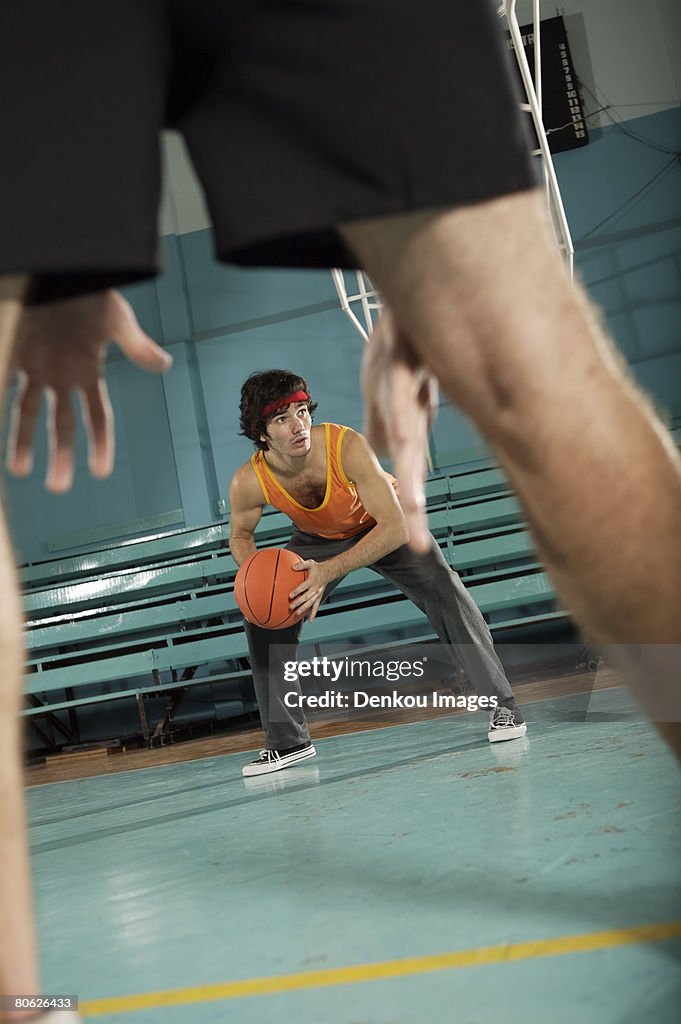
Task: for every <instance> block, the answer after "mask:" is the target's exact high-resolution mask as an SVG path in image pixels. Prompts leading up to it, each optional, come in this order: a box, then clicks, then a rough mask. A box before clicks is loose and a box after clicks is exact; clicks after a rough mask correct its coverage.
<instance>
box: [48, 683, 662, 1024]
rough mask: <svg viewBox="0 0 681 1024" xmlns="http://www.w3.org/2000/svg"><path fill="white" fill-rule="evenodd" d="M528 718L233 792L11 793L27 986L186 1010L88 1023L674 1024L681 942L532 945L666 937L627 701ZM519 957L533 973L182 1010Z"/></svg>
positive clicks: (649, 812) (232, 777)
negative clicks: (380, 969)
mask: <svg viewBox="0 0 681 1024" xmlns="http://www.w3.org/2000/svg"><path fill="white" fill-rule="evenodd" d="M524 710H525V713H526V717H527V720H528V723H529V733H528V737H527V738H526V740H517V741H512V742H510V743H505V744H497V745H490V744H488V743H487V740H486V729H485V722H486V716H485V715H484V713H478V714H474V715H468V716H465V717H457V718H454V719H452V718H450V719H447V718H442V719H438V720H436V721H431V722H420V723H417V724H412V725H401V726H397V727H394V728H389V729H381V730H377V731H373V732H362V733H355V734H352V735H346V736H337V737H334V738H332V739H324V740H321V741H319V742H318V743H317V749H318V756H317V758H316V759H314V760H310V761H307V762H304V763H303V764H301V765H299V766H298V767H294V768H291V769H288V770H287V771H285V772H282V773H280V774H276V775H272V776H269V777H266V778H261V779H256V780H252V781H250V780H249V781H247V780H244V779H243V778H242V777H241V774H240V768H241V765H242V764H243V763H244V761H245V760H248V759H249V756H248V755H246V756H244V755H243V754H239V755H229V756H224V757H213V758H210V759H206V760H202V761H194V762H185V763H182V764H176V765H170V766H165V767H158V768H150V769H145V770H142V771H136V772H126V773H123V774H117V775H112V776H106V777H97V778H91V779H85V780H79V781H73V782H65V783H58V784H53V785H49V786H39V787H36V788H34V789H32V790H30V791H29V793H28V800H29V810H30V817H31V823H32V824H31V839H32V849H33V865H34V878H35V890H36V902H37V908H38V915H39V924H40V933H41V942H42V964H43V987H44V989H45V990H46V991H51V992H64V993H77V994H78V995H79V996H80V998H81V1000H83V1001H92V1000H99V999H103V998H106V997H118V996H128V995H129V996H134V997H139V996H141V995H142V994H144V993H147V992H172V991H173V990H177V989H183V988H188V989H190V990H192V991H190V992H189V993H185V995H184V996H183V997H182V998H183V999H184V1000H185V1001H184V1002H181V1003H180V1004H179V1005H174V1006H165V1007H163V1008H159V1007H156V1008H153V1009H136V1010H135V1009H132V1010H121V1011H120V1012H105V1013H101V1014H97V1015H92V1017H91V1019H92V1020H96V1021H101V1022H102V1024H105V1022H112V1024H113V1022H116V1024H119V1022H130V1024H142V1022H149V1024H161V1022H168V1024H179V1022H181V1021H182V1022H186V1021H191V1022H192V1024H207V1022H209V1021H210V1022H212V1021H230V1022H231V1024H251V1022H252V1024H275V1022H276V1024H279V1022H286V1024H288V1022H289V1021H295V1022H297V1024H424V1022H426V1021H433V1020H447V1021H457V1022H461V1024H472V1022H475V1024H487V1022H489V1024H498V1022H500V1021H504V1022H511V1024H514V1022H518V1024H520V1022H522V1024H534V1022H536V1024H563V1022H564V1024H572V1022H579V1024H592V1022H593V1024H596V1022H598V1024H608V1022H618V1024H624V1022H627V1024H628V1022H632V1024H633V1022H637V1024H638V1022H640V1021H646V1022H648V1021H650V1022H655V1024H667V1022H669V1024H671V1022H674V1024H676V1022H677V1021H678V1020H679V1006H680V1005H681V969H680V961H681V940H680V939H679V938H668V939H665V940H660V941H640V942H636V943H634V944H626V945H614V944H613V943H614V942H615V941H616V939H611V938H608V937H606V938H605V939H603V940H602V942H601V941H600V940H599V942H600V944H601V945H602V947H603V948H598V949H592V950H588V949H583V946H582V945H580V943H581V941H582V940H580V943H578V946H579V948H580V949H583V951H577V952H569V953H565V954H563V955H557V954H556V952H555V950H556V948H557V947H556V945H555V944H553V945H551V941H552V940H557V939H560V938H561V937H565V936H581V935H593V934H595V933H602V932H612V931H615V932H620V931H621V930H627V929H631V928H634V927H636V926H639V925H655V924H659V923H665V922H671V921H678V920H679V919H681V897H680V892H679V881H680V879H681V867H680V865H681V841H680V840H681V824H680V822H681V815H680V813H679V812H680V810H681V786H680V779H681V775H680V773H679V771H678V768H677V766H676V763H675V761H674V759H673V757H672V756H671V754H670V753H669V752H668V751H667V750H666V748H665V747H664V746H663V745H662V744H661V742H660V741H659V740H658V738H657V735H656V733H655V732H654V730H653V729H652V727H651V726H649V725H648V724H647V723H646V722H644V721H642V720H641V717H640V715H639V713H638V711H637V710H636V709H635V707H634V705H633V703H632V701H631V699H630V697H629V696H628V694H627V693H626V692H625V691H622V690H608V691H600V692H599V693H597V694H595V695H594V697H593V698H592V699H591V700H590V703H589V700H588V698H585V697H567V698H562V699H559V700H552V701H543V702H540V703H535V704H528V705H526V706H525V708H524ZM587 712H588V714H587ZM585 714H586V720H585ZM678 934H679V930H678V929H677V935H678ZM529 940H546V941H548V942H549V946H548V947H547V948H546V950H545V951H544V952H548V953H549V954H550V955H543V956H539V955H537V952H539V951H540V950H536V951H535V952H534V953H533V954H532V955H528V954H527V951H526V950H525V947H520V952H519V955H521V956H522V958H521V959H517V960H513V961H509V962H483V963H480V964H479V965H475V966H457V965H456V964H455V965H453V966H448V967H446V968H445V969H440V970H427V971H426V970H425V969H424V965H423V964H421V965H420V966H419V965H416V966H413V965H412V967H411V968H409V971H410V973H406V974H403V975H402V976H400V977H394V978H389V979H387V980H386V979H384V978H379V979H377V980H366V981H361V982H359V983H357V982H356V983H348V982H347V981H344V980H343V978H342V976H341V977H340V978H339V977H338V976H334V977H333V978H332V979H331V981H332V983H331V984H326V985H322V984H321V983H320V981H319V979H317V980H315V979H312V981H313V987H310V988H307V989H304V990H294V991H283V992H275V993H273V994H255V995H245V996H244V995H241V996H238V997H234V996H229V995H225V994H224V993H223V995H222V997H221V998H217V999H216V998H213V999H212V1000H210V1001H207V1002H202V1001H199V1000H200V995H201V991H200V989H201V986H206V985H214V984H218V983H227V982H232V981H238V980H241V979H251V978H266V979H269V978H272V977H274V976H285V977H288V976H291V975H293V976H300V975H301V974H306V973H307V972H315V971H320V970H325V969H337V968H346V967H350V966H353V965H361V964H368V965H375V964H377V963H380V962H383V961H399V960H402V959H403V958H408V957H432V956H434V955H436V954H443V953H455V952H457V951H465V950H475V949H479V948H486V947H491V946H498V945H500V944H511V945H513V944H518V943H524V942H527V941H529ZM523 950H525V951H524V952H523ZM482 956H483V959H484V957H485V954H482ZM404 966H405V965H402V968H403V969H404ZM406 966H407V967H409V965H406ZM426 966H430V967H432V966H433V964H432V961H427V962H426ZM398 969H399V967H398ZM327 980H328V979H327ZM133 1005H137V1006H139V999H137V1002H136V1003H134V1002H133ZM89 1009H91V1008H89V1007H88V1006H87V1003H86V1006H85V1010H86V1011H89ZM94 1009H97V1007H94ZM87 1015H88V1018H89V1017H90V1013H89V1012H88V1014H87Z"/></svg>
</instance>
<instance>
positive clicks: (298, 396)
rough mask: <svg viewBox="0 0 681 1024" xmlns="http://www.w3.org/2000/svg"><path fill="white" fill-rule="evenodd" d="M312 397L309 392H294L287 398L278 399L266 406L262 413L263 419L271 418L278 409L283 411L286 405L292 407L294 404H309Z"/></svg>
mask: <svg viewBox="0 0 681 1024" xmlns="http://www.w3.org/2000/svg"><path fill="white" fill-rule="evenodd" d="M309 400H310V396H309V395H308V393H307V391H294V392H293V393H292V394H290V395H286V397H285V398H278V399H277V400H276V402H270V403H269V405H266V406H265V408H264V409H263V411H262V416H263V419H266V418H267V417H268V416H271V415H272V413H273V412H276V411H277V409H283V407H284V406H285V405H292V403H293V402H309Z"/></svg>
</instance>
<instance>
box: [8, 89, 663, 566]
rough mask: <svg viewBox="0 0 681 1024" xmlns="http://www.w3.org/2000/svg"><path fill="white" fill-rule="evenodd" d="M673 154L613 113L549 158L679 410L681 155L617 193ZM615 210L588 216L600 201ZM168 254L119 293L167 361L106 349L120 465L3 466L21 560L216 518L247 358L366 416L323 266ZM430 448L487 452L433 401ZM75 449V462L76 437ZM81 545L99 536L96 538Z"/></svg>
mask: <svg viewBox="0 0 681 1024" xmlns="http://www.w3.org/2000/svg"><path fill="white" fill-rule="evenodd" d="M625 128H626V129H627V130H632V131H635V132H636V133H637V134H639V135H641V136H643V137H646V138H649V139H652V140H654V141H655V142H656V143H657V144H659V145H660V146H661V147H662V148H666V149H670V150H671V149H676V150H677V151H678V150H679V149H681V110H679V109H676V110H672V111H666V112H664V113H661V114H655V115H653V116H651V117H647V118H639V119H637V120H636V121H635V122H629V123H628V125H626V126H625ZM670 161H671V156H670V154H669V153H665V152H660V151H659V150H657V149H651V148H650V147H649V146H647V145H644V144H642V143H641V142H638V141H635V140H633V139H631V138H628V137H627V136H626V135H624V134H623V132H622V131H620V130H619V129H616V128H610V129H605V130H603V131H601V132H598V133H595V134H594V136H593V141H592V142H591V144H590V145H589V146H588V147H586V148H585V149H581V150H578V151H575V152H572V153H566V154H562V155H560V156H559V157H558V159H557V170H558V174H559V177H560V182H561V188H562V190H563V195H564V199H565V205H566V209H567V211H568V215H569V219H570V223H571V227H572V231H573V236H574V238H575V241H576V243H577V250H578V252H577V265H578V268H579V272H580V274H581V276H582V277H583V280H584V281H585V283H586V285H587V287H588V288H589V290H590V291H591V293H592V294H593V296H594V298H595V299H596V300H597V301H598V302H599V303H600V304H601V305H602V307H603V310H604V313H605V317H606V319H607V322H608V324H609V326H610V329H611V330H612V331H613V333H614V335H615V337H616V340H617V342H618V344H619V346H620V348H621V349H622V351H623V352H624V353H625V355H626V356H627V358H628V359H629V360H630V362H631V363H632V365H633V368H634V372H635V373H636V375H637V376H638V378H639V379H640V380H641V381H642V383H643V384H644V386H645V387H646V388H647V389H648V390H649V391H650V392H651V393H652V394H653V395H654V396H655V397H656V400H657V401H658V403H659V404H660V405H661V406H662V407H663V408H664V409H665V410H666V411H667V413H668V417H669V419H670V420H675V421H677V420H679V418H681V340H680V330H679V323H680V322H681V317H680V315H679V314H680V312H681V255H680V253H681V188H680V183H681V168H680V167H679V163H678V160H677V162H676V164H675V165H674V166H671V163H670V166H669V168H668V169H667V171H666V172H665V173H664V174H662V176H661V177H660V179H659V180H658V182H657V184H656V185H655V186H654V187H652V188H651V189H649V190H647V191H646V190H645V189H644V191H643V192H642V193H641V195H640V196H639V197H638V198H636V199H635V200H634V201H633V202H632V203H629V204H627V200H628V199H629V198H630V197H632V196H634V195H635V193H636V192H637V191H638V190H639V189H641V188H642V186H644V185H645V183H646V182H648V181H649V180H650V179H651V178H652V177H653V176H654V175H655V174H657V173H658V171H660V170H661V169H663V168H664V166H665V164H666V163H667V162H670ZM620 208H623V209H622V210H621V212H619V213H617V216H616V217H614V218H613V219H611V220H608V221H607V223H605V224H603V225H602V226H601V227H599V228H597V230H596V231H592V230H591V229H593V228H594V227H595V226H596V225H597V224H599V223H600V222H601V221H603V220H604V219H605V218H606V217H608V215H609V214H611V213H613V212H616V211H619V210H620ZM164 256H165V265H166V270H165V272H164V274H163V275H162V277H160V278H159V280H158V281H157V282H149V283H146V284H143V285H139V286H136V287H135V288H131V289H128V290H127V292H126V294H127V295H128V297H129V298H130V300H131V301H132V303H133V305H134V306H135V309H136V310H137V312H138V315H139V317H140V320H141V322H142V325H143V326H144V327H145V328H146V329H147V330H148V331H149V332H150V333H151V334H153V335H154V337H156V338H158V339H159V340H160V341H161V342H162V343H163V344H165V345H166V346H167V347H168V348H169V350H170V351H171V352H172V353H173V355H174V357H175V367H174V369H173V370H172V371H171V373H170V374H169V375H168V376H167V377H165V378H164V379H162V380H161V379H158V378H154V377H150V376H148V375H146V374H143V373H142V372H141V371H138V370H135V369H134V368H132V367H130V366H129V365H128V364H127V363H125V361H123V360H122V359H121V358H120V357H118V356H117V355H116V354H115V353H112V356H111V358H110V366H109V381H110V387H111V392H112V400H113V404H114V407H115V410H116V415H117V444H118V460H117V468H116V472H115V474H114V476H113V477H112V479H111V480H109V481H106V482H103V483H102V482H94V481H91V480H90V479H89V478H88V477H87V475H86V473H85V471H84V469H83V468H81V470H80V473H79V476H78V479H77V482H76V485H75V486H74V489H73V492H72V493H71V494H70V495H68V496H65V497H61V498H56V497H52V496H50V495H48V494H47V493H46V492H45V491H44V490H43V489H42V484H41V479H42V475H43V473H44V464H45V451H44V441H43V440H42V431H41V432H40V434H39V442H38V456H37V461H36V475H35V476H34V477H33V478H32V479H30V480H28V481H14V480H9V481H8V482H7V494H8V503H9V509H10V519H11V523H12V529H13V532H14V537H15V540H16V543H17V546H18V551H19V557H20V560H21V561H27V560H39V559H41V558H45V557H48V551H47V547H46V544H47V541H48V540H50V539H51V538H54V537H58V536H59V535H61V534H65V533H72V532H74V531H78V530H83V531H85V530H87V529H90V528H93V527H99V526H104V525H109V524H119V525H120V527H121V533H123V532H124V529H125V526H124V524H125V523H127V522H129V521H131V520H135V519H138V518H140V517H143V516H149V515H154V514H156V513H160V512H165V511H170V510H173V509H178V508H181V509H183V511H184V522H185V524H186V525H187V526H195V525H201V524H204V523H208V522H211V521H214V520H215V519H216V518H218V515H217V512H216V509H215V502H216V500H217V499H219V498H226V496H227V490H228V484H229V479H230V477H231V475H232V473H233V472H234V471H235V469H236V468H237V467H238V465H239V464H240V463H241V462H242V461H244V460H245V459H246V458H248V456H249V455H250V452H251V451H252V448H251V446H250V444H249V442H247V441H246V440H245V439H244V438H241V437H239V436H238V397H239V389H240V386H241V383H242V381H243V379H244V378H245V377H246V376H247V375H248V374H249V373H251V372H252V371H253V370H256V369H262V368H264V367H268V366H284V367H289V368H291V369H293V370H294V371H295V372H298V373H301V374H302V375H303V376H305V377H306V378H307V379H308V382H309V384H310V387H311V389H312V391H313V393H314V396H315V398H316V399H317V401H319V403H320V408H319V412H318V419H330V420H340V421H341V422H344V423H348V424H350V425H352V426H355V427H359V426H360V424H361V403H360V399H359V391H358V372H359V362H360V358H361V350H362V344H363V343H362V341H361V339H360V337H359V335H358V334H357V333H356V331H355V330H354V328H353V327H352V325H351V324H350V322H349V321H348V319H347V318H346V317H345V315H344V314H343V313H342V312H341V310H340V308H339V306H338V302H337V299H336V295H335V291H334V288H333V285H332V282H331V278H330V275H329V274H328V273H326V272H294V271H278V272H272V271H246V270H239V269H236V268H230V267H221V266H218V265H217V264H215V263H214V262H213V260H212V256H211V239H210V233H209V232H207V231H198V232H195V233H193V234H188V235H183V236H181V237H180V238H175V237H169V238H166V239H164ZM433 448H434V452H435V456H436V461H438V462H439V463H440V464H442V465H445V464H450V465H451V464H458V463H468V462H471V461H474V460H475V459H478V458H481V457H483V456H484V455H485V452H486V449H485V448H484V446H483V445H482V444H481V442H480V438H479V437H478V435H477V433H476V432H475V431H474V430H473V428H472V427H470V425H469V424H467V423H466V421H465V420H464V419H463V418H462V417H461V416H460V415H459V414H458V413H457V412H455V411H454V410H452V409H450V408H447V407H445V408H443V410H442V411H441V415H440V418H439V420H438V422H437V423H436V425H435V429H434V433H433ZM79 456H80V463H81V467H83V466H84V464H85V460H84V451H83V438H82V435H81V437H80V438H79ZM90 546H97V545H93V544H91V545H90Z"/></svg>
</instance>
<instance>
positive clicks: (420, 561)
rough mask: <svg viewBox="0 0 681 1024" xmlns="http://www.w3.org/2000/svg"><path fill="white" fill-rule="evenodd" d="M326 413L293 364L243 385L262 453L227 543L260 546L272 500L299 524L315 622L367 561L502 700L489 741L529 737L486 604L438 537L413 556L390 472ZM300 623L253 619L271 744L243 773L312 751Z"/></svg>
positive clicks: (248, 548)
mask: <svg viewBox="0 0 681 1024" xmlns="http://www.w3.org/2000/svg"><path fill="white" fill-rule="evenodd" d="M316 408H317V405H316V403H315V402H313V401H312V398H311V396H310V391H309V388H308V386H307V384H306V383H305V381H304V380H303V378H302V377H299V376H296V375H295V374H293V373H290V372H289V371H287V370H264V371H261V372H258V373H254V374H252V375H251V376H250V377H249V378H248V380H247V381H246V382H245V383H244V385H243V387H242V389H241V406H240V412H241V430H242V433H243V434H245V436H246V437H248V438H250V440H251V441H253V442H254V444H255V446H256V448H257V451H256V453H255V455H253V457H252V458H251V459H250V460H249V461H248V462H247V463H245V464H244V465H243V466H241V468H240V469H238V470H237V472H236V473H235V474H234V477H233V479H232V482H231V486H230V490H229V499H230V505H231V520H230V523H231V531H230V539H229V545H230V550H231V552H232V555H233V556H234V558H235V560H236V562H237V564H238V565H241V563H242V562H244V561H245V560H246V559H247V558H248V557H249V556H250V555H252V554H253V553H254V552H255V550H256V546H255V540H254V536H253V534H254V530H255V527H256V526H257V524H258V522H259V520H260V517H261V515H262V512H263V508H264V507H265V505H273V506H274V508H277V509H279V511H280V512H285V513H286V515H287V516H288V517H289V518H290V519H291V522H292V523H293V525H294V527H295V533H294V534H293V535H292V537H291V539H290V540H289V542H288V544H287V545H286V546H287V548H288V549H289V550H291V551H295V552H296V553H297V554H299V555H300V556H301V561H300V562H299V563H298V565H297V566H295V568H297V569H299V570H303V569H306V570H307V578H306V579H305V580H304V581H303V582H302V583H300V585H299V586H297V587H296V588H295V589H294V590H293V591H292V593H291V610H292V611H293V610H295V611H297V612H298V613H299V614H301V615H309V616H310V621H312V620H313V619H314V617H315V615H316V613H317V609H318V608H319V605H320V603H321V602H322V601H323V600H324V599H325V598H328V597H329V596H330V594H331V593H332V592H333V590H334V589H335V587H337V586H338V584H339V583H340V582H341V580H342V579H343V577H344V576H346V575H347V574H348V573H349V572H352V570H353V569H360V568H362V567H364V566H370V567H371V568H372V569H375V570H376V572H378V573H380V574H381V575H382V576H385V578H386V579H388V580H390V581H391V582H392V583H394V584H395V585H396V586H397V587H399V589H400V590H401V591H402V592H403V593H404V594H406V596H407V597H408V598H410V599H411V600H412V601H413V602H414V604H416V605H417V606H418V607H419V608H420V609H421V610H422V611H424V612H425V613H426V615H427V616H428V619H429V621H430V624H431V625H432V627H433V629H434V630H435V632H436V633H437V635H438V636H439V638H440V640H441V641H442V643H443V644H446V645H448V647H450V648H452V649H453V651H454V655H455V657H456V659H457V660H458V661H459V662H460V664H461V666H462V667H463V669H464V671H465V672H466V675H467V676H468V679H469V681H470V683H471V684H472V686H473V687H474V689H475V690H476V692H477V693H478V694H481V695H482V694H484V695H485V696H486V697H492V698H495V700H494V702H491V701H490V703H489V704H488V705H487V706H490V707H491V706H493V704H496V705H497V706H496V707H494V710H493V711H491V712H490V724H489V731H488V738H489V740H490V741H491V742H496V741H498V740H511V739H517V738H518V737H520V736H524V735H525V733H526V731H527V726H526V724H525V721H524V719H523V716H522V713H521V712H520V709H519V708H518V707H517V705H516V703H515V699H514V697H513V693H512V691H511V687H510V684H509V682H508V680H507V679H506V676H505V674H504V670H503V668H502V666H501V663H500V662H499V659H498V658H497V656H496V654H495V652H494V648H493V645H492V638H491V636H490V632H489V630H488V628H487V625H486V623H485V621H484V619H483V617H482V615H481V614H480V612H479V610H478V609H477V608H476V606H475V604H474V603H473V600H472V598H471V597H470V595H469V594H468V591H467V590H466V588H465V587H464V586H463V584H462V583H461V580H460V579H459V577H458V576H457V574H456V573H455V572H452V570H451V569H450V568H449V566H448V565H447V563H446V561H445V559H444V557H443V556H442V553H441V551H440V547H439V545H438V544H437V542H436V540H435V539H434V538H433V537H432V536H430V535H429V536H430V545H429V547H428V550H427V551H426V552H424V553H423V554H421V555H415V554H414V553H413V552H412V551H411V550H410V549H409V547H408V546H407V540H408V533H407V528H406V522H405V519H404V514H403V512H402V510H401V509H400V506H399V503H398V501H397V498H396V496H395V491H394V488H393V486H392V483H391V479H392V478H391V477H389V476H388V475H387V474H386V473H385V472H384V471H383V470H382V469H381V466H380V465H379V463H378V461H377V459H376V456H375V455H374V453H373V452H372V450H371V449H370V447H369V445H368V444H367V442H366V441H365V439H364V438H363V437H362V435H361V434H358V433H356V432H355V431H354V430H351V429H349V428H348V427H342V426H339V425H338V424H335V423H322V424H321V425H320V426H313V425H312V414H313V413H314V410H315V409H316ZM301 626H302V622H299V623H297V624H296V625H294V626H289V627H288V628H286V629H277V630H272V629H262V628H261V627H260V626H254V625H253V624H251V623H250V622H245V628H246V635H247V637H248V645H249V650H250V655H251V668H252V671H253V682H254V685H255V692H256V697H257V699H258V706H259V708H260V717H261V719H262V725H263V729H264V732H265V743H266V747H265V749H264V750H262V751H261V753H260V756H259V757H258V758H257V760H255V761H254V762H252V763H251V764H249V765H246V766H245V767H244V769H243V773H244V775H260V774H264V773H266V772H274V771H280V770H281V769H282V768H288V767H289V765H292V764H295V763H296V762H297V761H300V760H302V759H303V758H306V757H311V756H313V755H314V753H315V749H314V746H313V745H312V743H311V741H310V733H309V731H308V727H307V722H306V720H305V716H304V714H303V712H302V710H301V709H299V708H290V707H288V703H287V701H286V700H285V697H286V694H287V693H289V692H290V691H292V690H297V692H298V694H299V693H300V688H299V686H298V683H295V684H291V683H290V682H286V680H285V678H284V664H283V663H284V662H285V661H288V660H291V659H292V658H295V653H294V652H293V650H292V646H291V645H294V646H295V645H296V644H297V642H298V638H299V636H300V630H301Z"/></svg>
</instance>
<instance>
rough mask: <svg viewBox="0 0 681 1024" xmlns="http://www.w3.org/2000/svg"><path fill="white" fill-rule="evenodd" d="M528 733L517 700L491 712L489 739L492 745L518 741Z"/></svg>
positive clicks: (500, 705)
mask: <svg viewBox="0 0 681 1024" xmlns="http://www.w3.org/2000/svg"><path fill="white" fill-rule="evenodd" d="M526 732H527V725H526V724H525V719H524V718H523V716H522V712H521V710H520V708H519V707H518V706H517V704H516V702H515V700H513V699H510V700H507V701H504V703H503V704H499V705H498V707H496V708H495V709H494V711H490V716H489V731H488V733H487V739H488V740H489V741H490V743H499V742H500V741H501V740H517V739H520V737H521V736H524V735H525V733H526Z"/></svg>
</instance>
